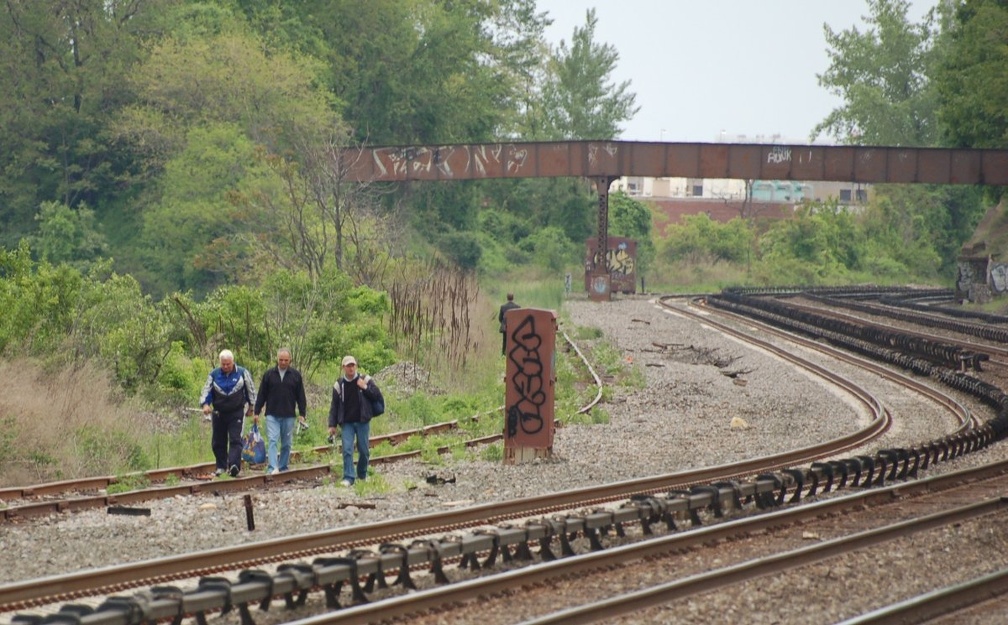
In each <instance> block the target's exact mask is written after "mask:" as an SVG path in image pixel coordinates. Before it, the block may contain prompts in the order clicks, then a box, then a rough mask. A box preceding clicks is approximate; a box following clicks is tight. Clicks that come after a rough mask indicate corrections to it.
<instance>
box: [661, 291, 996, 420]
mask: <svg viewBox="0 0 1008 625" xmlns="http://www.w3.org/2000/svg"><path fill="white" fill-rule="evenodd" d="M662 299H663V300H667V299H672V298H670V297H668V298H662ZM689 303H690V305H691V306H695V303H694V302H692V301H691V302H689ZM662 305H663V306H665V307H666V308H667V309H669V310H671V311H674V312H677V313H680V314H683V315H687V316H691V317H693V318H695V319H698V320H701V321H702V322H704V323H708V324H711V325H713V326H715V327H717V328H718V329H720V330H722V331H731V326H726V325H724V324H721V323H718V322H716V321H714V320H712V319H711V318H710V317H709V316H704V315H699V314H695V313H692V312H690V311H688V310H683V309H681V308H675V307H672V306H671V305H668V304H666V303H665V302H664V301H662ZM704 311H705V312H706V313H707V314H708V315H718V316H721V317H726V318H730V319H736V320H740V321H743V322H745V323H746V324H748V325H756V326H758V327H759V328H760V331H761V332H764V333H766V334H770V335H773V336H778V337H781V338H782V339H784V340H787V341H790V342H792V343H797V344H799V345H802V346H804V347H807V348H809V349H812V350H815V351H818V352H821V353H824V354H827V355H829V356H832V357H834V358H840V359H842V360H844V361H846V362H849V363H851V364H854V365H856V366H857V367H859V368H861V369H864V370H867V371H870V372H872V373H874V374H875V375H877V376H879V377H881V378H883V379H886V380H889V381H890V382H894V383H896V384H898V385H900V386H903V387H904V388H908V389H911V390H913V391H915V392H917V393H919V394H921V395H923V396H925V397H927V398H929V399H931V401H933V402H935V403H936V404H938V405H940V406H942V407H943V408H945V409H946V411H948V412H949V413H950V414H952V415H953V416H954V417H955V418H956V419H957V420H958V421H959V427H958V428H957V429H956V430H955V431H954V432H953V434H960V433H962V432H965V431H968V430H970V429H973V428H975V427H977V426H978V425H979V422H978V420H977V418H976V417H975V416H974V415H973V413H972V411H970V410H969V408H967V407H965V406H964V405H963V404H962V403H960V402H959V401H957V400H956V399H955V398H954V397H952V396H950V395H948V394H947V393H944V392H942V391H940V390H938V389H935V388H933V387H931V386H929V385H927V384H924V383H922V382H919V381H917V380H915V379H913V378H910V377H907V376H905V375H903V374H901V373H899V372H897V371H894V370H892V369H889V368H887V367H884V366H882V365H880V364H879V363H877V362H874V361H872V360H869V359H867V358H864V357H862V356H858V355H857V354H852V353H850V352H846V351H842V350H838V349H836V348H833V347H829V346H826V345H823V344H822V343H819V342H818V341H813V340H810V339H808V338H806V337H803V336H801V335H798V334H795V333H792V332H787V331H785V330H782V329H780V328H777V327H775V326H772V325H769V324H765V323H763V322H761V321H760V320H758V319H753V318H751V317H746V316H744V315H739V314H737V313H734V312H731V311H727V310H724V309H721V308H704Z"/></svg>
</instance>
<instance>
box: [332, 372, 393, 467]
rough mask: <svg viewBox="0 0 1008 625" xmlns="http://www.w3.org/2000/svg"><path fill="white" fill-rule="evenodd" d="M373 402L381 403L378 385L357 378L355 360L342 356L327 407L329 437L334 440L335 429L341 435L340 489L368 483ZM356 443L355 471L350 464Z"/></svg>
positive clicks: (371, 380) (351, 463)
mask: <svg viewBox="0 0 1008 625" xmlns="http://www.w3.org/2000/svg"><path fill="white" fill-rule="evenodd" d="M374 401H381V402H383V403H384V398H383V397H382V394H381V390H379V389H378V385H377V384H375V383H374V380H373V379H372V378H371V376H361V375H360V373H359V372H358V371H357V359H356V358H354V357H353V356H344V357H343V375H341V376H340V378H339V379H338V380H336V383H335V384H333V391H332V402H331V403H330V404H329V434H331V435H333V436H335V435H336V428H337V427H339V428H340V429H341V431H342V446H343V481H342V482H341V483H342V484H343V486H351V485H353V483H354V481H355V480H365V479H367V469H368V460H369V459H370V458H371V452H370V447H369V445H370V437H371V418H372V417H373V416H374V409H373V408H372V402H374ZM355 440H356V444H357V467H356V471H355V470H354V463H353V451H354V441H355Z"/></svg>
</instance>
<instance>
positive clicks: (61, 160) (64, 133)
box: [0, 0, 161, 246]
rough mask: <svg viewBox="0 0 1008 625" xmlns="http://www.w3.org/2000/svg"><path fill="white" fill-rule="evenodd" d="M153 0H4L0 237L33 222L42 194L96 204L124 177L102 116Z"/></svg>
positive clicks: (114, 103)
mask: <svg viewBox="0 0 1008 625" xmlns="http://www.w3.org/2000/svg"><path fill="white" fill-rule="evenodd" d="M160 1H161V0H81V1H78V2H53V1H46V2H37V1H34V0H11V1H10V2H5V3H4V5H3V7H2V8H0V145H2V146H3V150H0V189H2V193H3V195H4V202H2V203H0V221H2V222H3V223H4V226H5V227H4V229H3V234H2V235H0V244H3V245H8V246H11V245H14V244H15V243H16V241H17V239H18V238H19V237H20V236H23V235H24V234H26V233H27V232H28V231H29V230H31V229H32V217H33V216H34V215H35V212H36V210H37V209H38V207H39V206H40V205H41V204H42V202H45V201H55V202H58V203H60V204H63V205H65V206H68V207H70V208H72V209H76V208H77V207H78V206H79V205H80V204H81V203H82V202H86V203H87V204H88V205H89V206H91V207H96V208H100V207H102V206H103V205H104V204H105V203H106V201H108V198H109V197H110V196H111V195H113V194H115V193H117V192H119V190H120V189H121V186H122V182H123V179H124V178H128V172H129V170H130V169H131V166H132V165H131V163H130V161H129V159H128V155H126V154H124V153H122V152H121V151H118V150H116V149H115V146H114V145H112V141H111V137H110V134H109V132H108V123H109V121H110V116H111V115H113V114H114V113H115V111H117V110H118V109H119V108H120V107H122V106H123V105H124V103H126V102H128V101H129V100H130V98H131V93H130V90H129V85H128V82H127V81H126V80H124V77H125V75H126V74H128V72H129V71H130V68H131V67H132V66H133V64H134V63H135V62H136V60H137V58H138V57H139V56H140V54H141V52H140V46H139V45H138V43H139V39H138V37H137V34H138V33H140V32H143V31H145V30H146V29H147V28H148V25H149V22H148V16H149V14H150V13H151V12H152V11H153V9H154V7H155V6H156V5H157V4H159V3H160Z"/></svg>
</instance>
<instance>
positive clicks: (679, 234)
mask: <svg viewBox="0 0 1008 625" xmlns="http://www.w3.org/2000/svg"><path fill="white" fill-rule="evenodd" d="M755 239H756V234H755V232H754V231H753V229H752V226H751V225H750V224H749V222H748V221H746V220H744V219H742V218H735V219H732V220H730V221H729V222H728V223H724V224H723V223H719V222H716V221H714V220H713V219H711V218H710V216H709V215H707V214H706V213H698V214H696V215H686V216H685V217H683V220H682V223H679V224H673V225H672V226H670V227H669V229H668V234H667V235H666V237H665V239H664V240H663V241H662V244H661V246H660V251H659V252H658V253H659V254H661V256H662V257H664V258H667V259H668V260H671V261H675V260H680V259H682V260H688V261H691V262H693V263H696V262H699V261H702V260H711V261H713V262H715V263H717V262H732V263H743V262H748V260H749V255H750V252H751V250H752V246H753V243H754V241H755Z"/></svg>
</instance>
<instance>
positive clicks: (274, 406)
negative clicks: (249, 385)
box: [255, 347, 308, 475]
mask: <svg viewBox="0 0 1008 625" xmlns="http://www.w3.org/2000/svg"><path fill="white" fill-rule="evenodd" d="M290 364H291V353H290V350H289V349H287V348H286V347H283V348H280V349H279V350H277V366H275V367H273V368H271V369H269V370H268V371H266V373H264V374H263V377H262V382H260V383H259V396H258V398H257V399H256V403H255V422H256V424H258V423H259V413H260V412H262V409H263V406H265V407H266V438H267V439H268V440H269V446H268V447H267V448H266V457H267V459H268V460H269V465H268V466H267V467H266V473H267V475H273V474H274V473H279V472H280V471H286V470H287V469H288V466H287V464H288V463H289V462H290V453H291V446H292V445H293V443H294V417H295V409H296V410H297V414H296V416H297V417H299V420H300V421H301V423H302V424H303V425H305V426H307V425H308V423H307V422H306V421H305V408H306V406H307V404H308V401H307V400H306V399H305V388H304V380H303V379H302V378H301V372H300V371H298V370H297V369H295V368H294V367H292V366H290ZM278 441H279V442H280V459H279V460H277V442H278Z"/></svg>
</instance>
